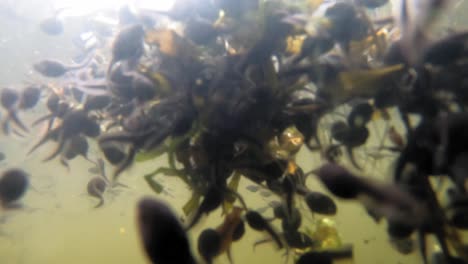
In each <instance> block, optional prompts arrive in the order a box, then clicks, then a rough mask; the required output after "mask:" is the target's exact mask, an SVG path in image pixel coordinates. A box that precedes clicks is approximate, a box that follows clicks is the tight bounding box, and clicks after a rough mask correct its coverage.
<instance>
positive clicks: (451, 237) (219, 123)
mask: <svg viewBox="0 0 468 264" xmlns="http://www.w3.org/2000/svg"><path fill="white" fill-rule="evenodd" d="M291 2H294V3H289V2H288V1H248V0H242V1H227V0H219V1H208V0H199V1H177V3H176V5H175V6H174V8H173V9H172V10H170V11H168V12H155V11H154V12H151V11H148V10H140V11H137V12H135V11H134V10H130V9H129V8H127V7H124V8H122V9H121V10H120V12H119V14H118V19H119V22H120V25H119V27H118V31H119V33H118V34H116V35H115V36H111V37H109V36H106V35H102V33H99V32H101V31H97V30H96V31H95V32H93V33H94V34H95V35H96V36H97V37H98V39H99V40H100V41H101V42H102V43H101V44H99V42H98V44H96V45H95V46H93V47H91V48H88V49H87V50H85V53H84V55H85V56H84V57H85V59H84V60H83V61H82V62H80V63H79V64H76V65H65V64H63V63H61V62H59V61H56V60H50V59H47V60H43V61H41V62H38V63H36V64H34V69H35V70H36V71H37V72H38V73H39V74H41V75H43V76H44V77H48V78H61V80H62V81H63V82H62V83H61V84H60V85H58V86H59V87H58V86H57V85H48V86H41V88H40V89H39V88H35V87H33V86H31V87H29V88H26V89H25V90H24V91H23V92H22V93H21V95H20V94H17V93H16V92H15V91H14V90H11V89H3V90H2V93H1V103H2V107H3V108H4V109H5V110H6V111H7V118H6V119H5V121H4V125H3V127H4V131H9V130H8V129H7V128H8V127H9V123H10V122H13V123H14V124H15V126H16V127H17V128H18V129H19V130H20V131H18V130H14V131H15V133H16V134H21V132H28V129H27V127H26V126H25V125H24V124H23V122H21V121H20V120H19V118H18V116H17V113H16V110H17V109H29V108H32V107H34V105H36V103H37V102H38V101H40V97H41V96H40V95H41V94H42V93H41V91H42V92H43V93H45V92H47V93H48V94H47V95H45V96H46V97H47V99H46V100H45V104H46V106H47V109H48V111H49V112H50V113H49V114H47V115H45V116H43V117H41V118H40V119H38V120H37V121H36V122H34V125H37V124H40V123H42V122H45V121H47V122H48V124H47V131H46V133H45V135H44V136H43V137H42V138H41V139H40V140H39V141H38V143H37V144H36V145H35V146H34V147H33V148H32V149H31V151H30V153H31V152H33V151H34V150H36V149H37V148H38V147H40V146H42V145H43V144H45V143H46V142H49V141H55V142H56V143H57V148H56V149H55V150H54V151H53V152H52V153H51V154H50V155H49V156H48V157H46V158H45V159H44V161H50V160H52V159H55V158H56V157H59V158H60V161H61V163H62V164H63V165H65V166H67V167H68V166H69V165H68V161H69V160H72V159H74V158H75V157H77V156H83V157H84V158H86V159H88V160H90V159H89V158H88V155H87V153H88V150H89V145H88V141H89V140H94V141H96V142H97V145H98V146H99V149H100V150H101V153H102V154H103V156H104V157H105V159H106V160H107V162H109V163H110V164H111V165H113V166H115V168H116V169H115V171H114V174H113V177H112V178H111V179H107V177H105V174H104V173H103V163H102V161H98V162H94V161H91V160H90V161H91V162H93V163H95V164H96V165H98V168H99V171H100V172H101V175H102V176H100V177H95V178H93V179H92V180H91V181H90V182H89V184H88V193H89V194H90V195H91V196H94V197H97V198H98V199H100V202H99V204H98V205H97V207H99V206H101V205H102V204H103V193H104V191H105V189H106V186H108V185H110V186H116V185H118V183H117V182H116V181H117V178H118V176H119V175H120V174H121V173H122V172H124V171H125V169H127V168H128V167H130V166H131V165H132V164H134V163H135V162H142V161H148V160H151V159H154V158H156V157H159V156H161V155H163V154H165V155H167V157H168V166H167V167H160V168H157V169H156V170H155V171H153V172H151V173H148V174H146V175H145V176H144V178H145V180H146V181H147V182H148V184H149V186H150V187H151V188H152V189H153V190H154V191H155V192H156V193H161V192H163V191H164V188H165V187H164V186H163V185H162V184H160V183H159V182H158V181H157V178H156V176H157V175H159V174H165V175H168V176H174V177H178V178H179V179H181V180H182V181H183V182H184V183H186V184H187V185H188V186H189V187H190V189H191V191H192V197H191V199H190V200H189V201H188V202H187V203H186V205H185V206H184V207H183V211H184V213H185V214H186V215H189V216H190V219H189V221H188V222H187V223H186V224H185V225H184V226H183V225H182V224H181V223H180V222H179V220H178V217H176V216H175V215H174V213H173V212H171V210H170V209H169V208H168V206H167V205H165V204H164V203H162V202H160V201H158V200H154V199H151V198H145V199H143V200H142V201H141V202H140V203H139V205H138V223H139V227H140V231H141V237H142V241H143V245H144V248H145V250H146V252H147V254H148V256H149V258H150V259H151V260H152V261H153V262H154V263H196V260H195V257H194V256H193V255H192V253H191V248H190V244H189V242H188V240H187V232H188V231H189V230H190V229H191V228H192V227H193V226H195V225H196V224H198V222H199V221H200V219H201V218H202V217H203V216H205V215H208V214H210V213H211V212H213V211H215V210H216V209H218V208H219V207H222V209H223V213H224V221H223V223H222V224H220V225H219V226H218V227H217V228H207V229H205V230H204V231H203V232H202V233H201V235H200V236H199V237H198V244H197V249H198V253H199V254H200V256H201V257H202V258H203V260H204V261H206V262H207V263H211V262H212V261H213V259H214V258H215V257H217V256H219V255H221V254H223V253H227V255H228V257H229V259H230V260H231V261H232V257H231V253H230V247H231V244H232V243H233V242H235V241H239V240H240V239H241V238H242V237H243V235H244V233H245V231H246V229H245V223H247V224H248V226H249V227H250V228H251V229H253V230H257V231H260V232H266V233H267V234H268V236H269V238H268V239H266V240H264V241H261V242H259V243H258V244H260V243H263V242H269V241H273V242H274V243H275V244H276V245H277V246H278V248H280V249H281V248H286V250H287V252H289V250H290V249H292V251H293V252H294V253H295V254H296V258H295V259H296V263H332V262H333V260H334V259H340V258H351V257H352V248H350V247H346V246H343V245H337V246H336V247H327V246H322V243H321V241H320V238H318V237H319V236H317V235H316V233H314V231H310V230H307V226H306V225H307V224H310V225H312V224H311V223H303V221H302V217H303V214H304V212H302V211H301V210H299V208H300V205H301V202H304V203H305V204H306V205H307V207H308V208H309V209H310V211H311V212H312V213H314V215H315V214H319V215H325V216H332V215H335V214H336V213H337V207H336V204H335V203H334V201H333V200H332V198H330V197H329V196H327V195H326V194H324V193H321V192H317V191H313V190H311V189H310V188H309V187H308V186H307V184H306V178H307V176H309V175H312V174H315V175H317V178H318V179H319V180H320V181H321V182H322V183H323V185H324V186H325V187H326V188H327V189H328V190H329V191H330V192H331V193H332V194H333V195H335V196H336V197H339V198H341V199H353V200H358V201H360V202H362V203H363V204H364V205H365V207H366V209H367V210H368V212H369V214H370V215H371V216H372V217H374V219H375V220H376V221H380V219H381V218H385V219H386V221H387V223H388V233H389V235H390V236H391V237H392V239H394V240H395V241H399V242H402V243H403V242H404V241H408V240H411V239H412V235H413V233H417V237H418V240H419V242H420V243H419V248H420V251H421V255H422V257H423V260H424V262H425V263H427V252H426V251H427V250H426V236H427V235H428V234H434V235H435V237H436V238H437V241H438V244H439V245H440V248H441V252H437V253H435V254H434V256H435V257H434V258H435V259H440V260H438V261H446V262H450V263H464V261H468V256H467V253H466V252H467V250H466V249H467V246H466V245H465V244H464V242H463V240H462V239H461V238H460V236H459V232H458V231H459V229H462V230H464V229H467V228H468V224H467V223H468V221H466V220H467V219H468V206H467V201H468V195H467V192H466V191H467V190H466V189H467V186H466V185H467V184H466V182H467V180H466V179H467V177H468V167H467V166H466V164H467V163H466V162H465V161H466V160H467V159H468V156H467V153H468V140H467V139H466V138H468V137H466V136H464V132H463V131H465V130H467V129H468V115H467V114H466V112H465V109H466V107H467V105H468V96H467V95H468V93H467V92H466V91H468V90H467V89H468V87H467V83H468V82H467V81H466V78H465V74H464V71H465V69H466V66H467V60H466V58H467V57H468V56H467V55H468V49H467V48H466V46H467V45H466V42H468V33H466V32H462V33H454V34H451V35H448V36H446V37H445V38H443V39H440V40H437V41H431V40H430V39H431V38H429V36H428V31H429V27H430V25H432V24H433V20H434V19H435V18H436V17H437V14H439V13H440V12H441V11H442V10H443V7H444V4H445V2H446V1H427V3H425V4H424V5H422V6H421V10H420V12H419V13H418V14H412V13H411V14H409V13H408V12H407V11H408V10H407V9H408V8H409V5H411V2H409V1H402V5H401V8H402V10H401V13H400V16H396V17H390V18H388V19H379V20H375V21H373V20H371V18H370V17H369V16H368V15H367V13H368V12H367V10H368V9H375V8H378V7H381V6H383V5H385V4H386V3H387V2H388V1H384V0H376V1H375V0H374V1H370V0H367V1H363V0H362V1H338V2H336V3H332V4H329V3H326V5H327V6H325V8H324V9H323V10H324V11H323V17H322V18H323V20H317V21H316V22H315V20H313V16H311V13H312V11H314V10H315V9H316V6H312V4H311V3H312V2H314V1H291ZM410 15H414V17H410V19H408V16H410ZM398 22H399V23H398ZM60 23H61V22H60V21H59V20H57V19H55V18H54V19H49V20H47V21H44V22H43V23H42V24H41V28H42V30H44V32H46V33H48V34H50V35H57V34H60V33H61V32H62V31H63V26H62V25H61V24H60ZM178 27H179V28H178ZM112 29H113V28H112ZM395 29H399V31H400V35H397V33H395ZM100 34H101V35H100ZM422 36H425V37H422ZM423 39H424V41H423ZM109 42H112V50H111V58H110V59H109V60H108V61H109V62H108V63H106V61H105V58H103V57H99V56H98V55H97V54H99V52H100V49H103V48H104V47H107V46H106V45H105V44H107V43H109ZM41 102H42V101H41ZM341 106H349V107H350V108H351V110H350V111H349V113H347V114H346V117H345V120H336V121H334V122H333V123H332V125H331V126H330V131H327V132H329V134H330V136H331V137H330V138H331V139H330V142H329V143H327V142H323V140H321V139H320V137H319V132H321V131H323V130H325V129H324V128H323V127H322V126H320V122H321V120H322V119H323V117H325V116H332V117H336V114H335V113H334V112H335V110H336V109H337V108H339V107H341ZM389 108H394V109H396V110H397V112H398V114H399V116H400V117H401V120H402V121H403V124H404V125H405V129H406V139H403V136H401V135H400V134H399V132H398V131H397V130H396V129H395V128H394V127H393V126H392V127H391V129H389V131H388V139H389V140H390V141H392V142H393V144H394V146H392V147H385V146H383V145H381V146H380V148H379V151H382V152H385V151H391V152H393V153H396V154H397V155H398V158H397V162H396V163H397V165H396V168H395V173H394V175H395V177H394V183H393V184H383V183H379V182H377V181H374V180H371V179H367V178H365V177H362V176H357V175H356V174H353V173H352V172H350V171H349V170H348V169H346V168H344V167H343V166H342V165H339V164H338V163H339V162H340V161H341V155H340V149H342V148H344V149H345V150H346V153H347V154H348V157H349V160H350V161H351V165H353V167H354V168H355V169H356V170H361V165H360V162H359V160H356V159H355V157H354V150H355V149H356V148H358V147H362V146H365V145H366V143H367V141H368V138H369V136H370V130H369V129H368V124H369V123H371V122H372V120H373V115H374V114H375V113H377V112H380V113H386V111H387V109H389ZM413 114H416V115H418V116H419V117H420V120H421V121H420V122H419V124H418V125H417V126H415V127H414V126H413V125H412V122H411V121H412V120H411V118H410V115H413ZM338 119H339V118H338ZM387 122H390V121H387ZM405 142H406V143H405ZM303 145H305V146H306V147H307V148H308V149H309V150H310V151H312V152H318V153H322V154H324V157H325V158H326V160H327V161H328V163H327V164H325V165H323V166H320V167H319V168H318V169H316V170H314V171H312V172H310V173H304V172H303V170H302V168H301V166H300V164H297V163H296V162H295V157H296V154H297V153H298V152H299V150H300V149H301V148H302V146H303ZM446 175H448V177H447V178H448V179H449V180H450V184H451V187H450V188H449V189H448V190H447V193H448V194H449V197H450V199H449V202H448V203H447V204H441V201H440V199H439V198H440V197H438V195H437V192H436V191H435V188H433V185H432V184H431V182H430V180H429V179H430V177H432V176H434V177H440V178H441V179H442V178H444V179H445V178H446V177H445V176H446ZM241 177H245V178H248V179H249V180H251V181H253V182H254V183H255V184H257V185H259V186H262V187H264V188H267V189H268V190H270V191H271V192H273V193H274V194H275V195H277V196H278V197H279V198H280V202H277V203H274V204H272V205H271V207H273V213H274V217H273V218H271V219H268V218H267V217H265V216H264V215H263V214H262V212H260V210H253V209H251V208H250V207H249V206H248V205H247V204H246V203H245V201H244V199H243V197H242V195H241V193H239V192H238V190H237V186H238V185H239V181H240V179H241ZM298 197H300V198H301V199H298ZM236 202H238V204H235V203H236ZM275 220H280V221H281V227H280V228H277V226H276V225H275V224H274V221H275ZM338 244H339V243H338ZM400 252H402V253H405V254H407V253H410V252H411V250H406V251H405V250H401V251H400ZM437 263H442V262H437Z"/></svg>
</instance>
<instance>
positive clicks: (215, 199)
mask: <svg viewBox="0 0 468 264" xmlns="http://www.w3.org/2000/svg"><path fill="white" fill-rule="evenodd" d="M223 198H224V197H223V193H222V191H221V190H219V188H217V187H216V186H212V187H210V188H209V189H208V191H207V192H206V193H205V197H204V198H203V201H202V202H201V204H200V206H199V207H198V210H197V211H196V212H195V215H194V216H193V218H192V220H191V221H190V223H189V224H188V226H187V227H186V230H190V229H191V228H192V227H193V226H194V225H196V224H197V223H198V221H200V218H201V217H202V215H203V214H208V213H210V212H211V211H213V210H215V209H216V208H218V206H220V205H221V203H222V202H223Z"/></svg>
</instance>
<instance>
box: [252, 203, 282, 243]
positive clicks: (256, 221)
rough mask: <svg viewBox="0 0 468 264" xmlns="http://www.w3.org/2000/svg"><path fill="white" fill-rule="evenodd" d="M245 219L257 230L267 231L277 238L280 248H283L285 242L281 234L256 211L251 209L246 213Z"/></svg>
mask: <svg viewBox="0 0 468 264" xmlns="http://www.w3.org/2000/svg"><path fill="white" fill-rule="evenodd" d="M245 219H246V220H247V223H248V224H249V226H250V227H251V228H253V229H255V230H257V231H266V232H268V234H270V235H271V237H272V238H273V239H274V240H275V242H276V244H277V245H278V247H279V248H283V243H282V242H281V239H280V237H279V235H278V234H277V233H276V232H275V231H274V230H273V227H271V226H270V224H269V223H268V222H267V221H266V220H265V219H264V218H263V216H262V215H261V214H259V213H258V212H256V211H252V210H249V211H248V212H247V213H246V214H245Z"/></svg>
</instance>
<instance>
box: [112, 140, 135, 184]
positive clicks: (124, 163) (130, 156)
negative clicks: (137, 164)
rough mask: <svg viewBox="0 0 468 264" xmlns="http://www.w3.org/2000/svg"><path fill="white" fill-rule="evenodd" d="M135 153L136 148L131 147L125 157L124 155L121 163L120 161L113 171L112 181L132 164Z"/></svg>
mask: <svg viewBox="0 0 468 264" xmlns="http://www.w3.org/2000/svg"><path fill="white" fill-rule="evenodd" d="M135 155H136V149H135V148H134V147H131V148H130V151H129V153H128V154H127V157H125V159H124V160H123V161H122V163H120V165H119V166H118V167H117V168H116V170H115V171H114V175H113V176H112V181H116V180H117V178H118V177H119V175H120V174H121V173H122V172H123V171H124V170H126V169H127V168H128V167H130V165H132V162H133V159H134V158H135Z"/></svg>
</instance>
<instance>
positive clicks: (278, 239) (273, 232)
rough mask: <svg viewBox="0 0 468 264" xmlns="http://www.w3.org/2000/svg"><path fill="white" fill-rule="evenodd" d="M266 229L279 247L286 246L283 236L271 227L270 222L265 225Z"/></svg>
mask: <svg viewBox="0 0 468 264" xmlns="http://www.w3.org/2000/svg"><path fill="white" fill-rule="evenodd" d="M265 231H266V232H267V233H268V234H270V236H271V237H272V238H273V240H275V242H276V244H277V245H278V248H280V249H282V248H283V247H284V246H283V242H281V238H280V237H279V235H278V234H277V233H276V232H275V231H274V230H273V228H272V227H271V225H270V224H267V225H266V226H265Z"/></svg>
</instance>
